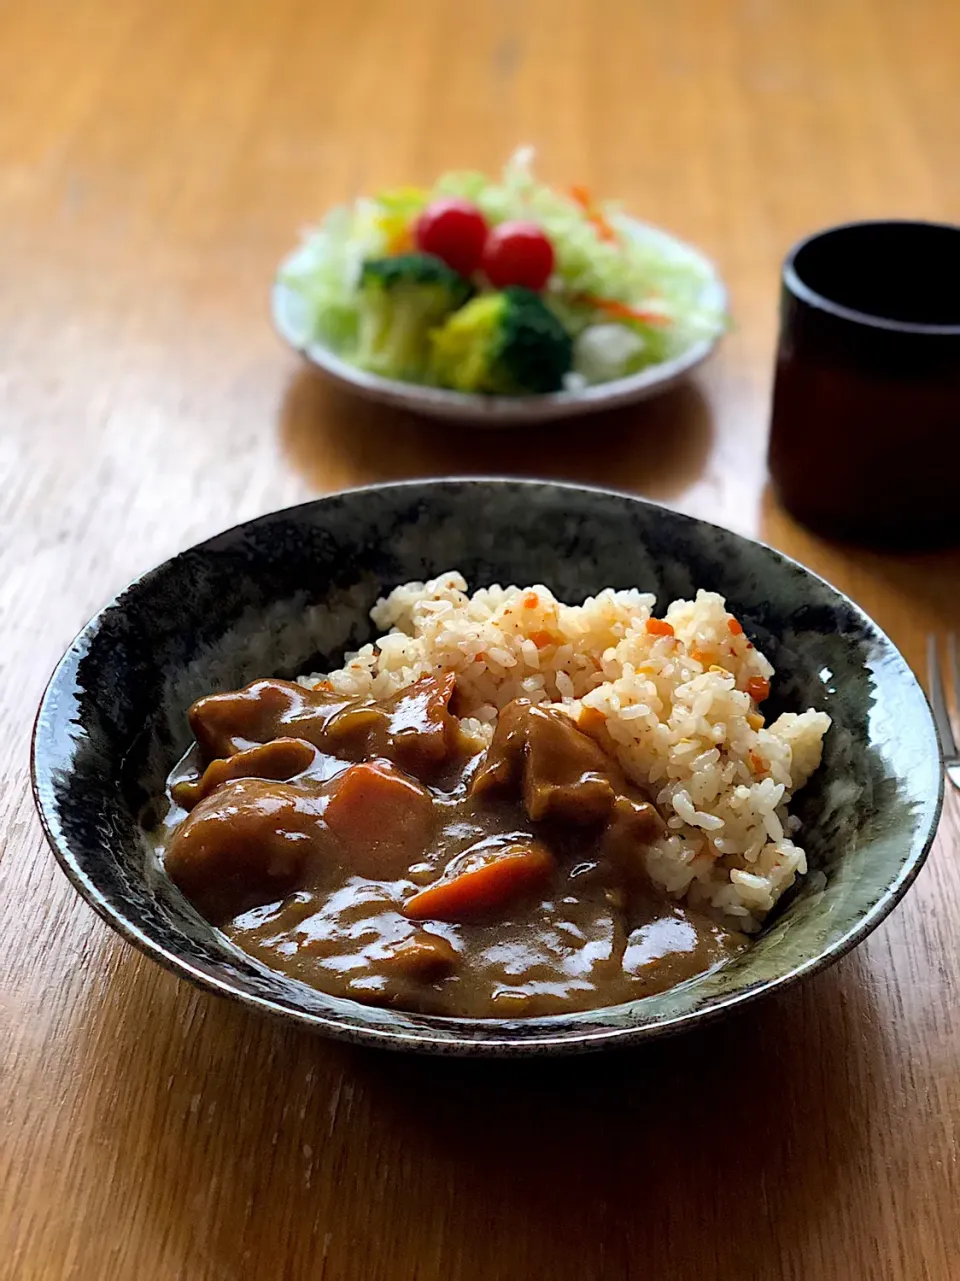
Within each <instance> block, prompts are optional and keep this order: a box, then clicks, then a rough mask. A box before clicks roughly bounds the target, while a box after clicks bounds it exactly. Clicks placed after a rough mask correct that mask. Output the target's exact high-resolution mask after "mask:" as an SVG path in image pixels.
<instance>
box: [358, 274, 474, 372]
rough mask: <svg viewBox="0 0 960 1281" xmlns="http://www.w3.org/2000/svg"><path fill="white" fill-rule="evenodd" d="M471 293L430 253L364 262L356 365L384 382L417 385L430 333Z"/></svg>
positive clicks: (462, 280) (359, 305)
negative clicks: (406, 382)
mask: <svg viewBox="0 0 960 1281" xmlns="http://www.w3.org/2000/svg"><path fill="white" fill-rule="evenodd" d="M472 292H473V288H472V286H471V285H470V282H469V281H467V280H464V278H463V277H462V276H461V275H459V274H458V273H457V272H455V271H454V270H453V269H452V268H451V267H448V266H447V264H446V263H445V262H442V261H441V260H440V259H439V258H435V257H434V256H433V255H432V254H398V255H396V256H395V257H393V258H370V259H368V260H367V261H366V262H365V263H364V264H363V267H362V268H361V271H360V281H359V284H358V286H357V302H358V309H359V321H360V323H359V330H358V336H357V351H356V356H355V360H356V363H357V364H358V365H361V366H362V367H363V368H364V369H369V370H370V371H371V372H372V373H376V374H382V375H383V376H384V377H386V378H402V379H406V380H407V381H412V382H419V381H421V380H422V379H423V378H424V376H425V373H426V366H427V359H428V356H429V346H430V344H429V336H430V331H431V329H433V328H434V326H435V325H438V324H440V323H441V321H443V320H444V318H445V317H446V316H448V315H449V314H450V312H451V311H454V310H456V308H457V307H460V306H462V304H463V303H464V302H466V300H467V299H468V298H469V297H470V295H471V293H472Z"/></svg>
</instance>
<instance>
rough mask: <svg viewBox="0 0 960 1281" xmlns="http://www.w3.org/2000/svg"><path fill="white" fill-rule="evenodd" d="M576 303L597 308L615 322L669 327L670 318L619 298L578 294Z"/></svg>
mask: <svg viewBox="0 0 960 1281" xmlns="http://www.w3.org/2000/svg"><path fill="white" fill-rule="evenodd" d="M575 301H576V302H582V303H586V305H587V306H588V307H596V309H597V310H598V311H603V312H606V314H607V315H608V316H612V317H613V319H614V320H636V321H638V322H639V323H640V324H642V325H669V323H670V318H669V316H664V315H662V313H660V312H658V311H644V310H643V308H642V307H631V306H630V305H629V304H628V303H625V302H621V301H620V300H619V298H598V297H597V296H596V295H595V294H577V295H576V297H575Z"/></svg>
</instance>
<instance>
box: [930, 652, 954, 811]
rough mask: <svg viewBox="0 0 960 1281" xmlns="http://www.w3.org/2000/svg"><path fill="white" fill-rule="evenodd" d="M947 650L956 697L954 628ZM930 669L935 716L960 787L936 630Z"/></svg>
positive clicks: (948, 770)
mask: <svg viewBox="0 0 960 1281" xmlns="http://www.w3.org/2000/svg"><path fill="white" fill-rule="evenodd" d="M947 653H948V654H949V656H950V668H951V671H952V673H953V696H954V698H955V699H960V662H958V661H957V638H956V635H955V633H953V632H950V633H949V635H948V636H947ZM927 673H928V678H929V682H930V706H931V708H932V709H933V719H934V721H935V722H936V725H937V734H938V736H939V738H940V750H941V751H942V752H943V765H944V769H945V770H946V773H947V778H948V779H949V780H950V782H951V783H952V784H953V785H954V787H956V788H957V789H958V790H960V751H958V750H957V740H956V739H955V738H954V737H953V726H952V725H951V724H950V708H949V706H948V704H947V696H946V693H945V691H944V688H943V675H942V672H941V669H940V646H939V644H938V643H937V637H936V636H935V635H934V634H933V633H931V634H930V635H929V636H928V637H927Z"/></svg>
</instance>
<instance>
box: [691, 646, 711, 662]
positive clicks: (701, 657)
mask: <svg viewBox="0 0 960 1281" xmlns="http://www.w3.org/2000/svg"><path fill="white" fill-rule="evenodd" d="M690 657H691V658H692V659H693V661H694V662H695V663H705V662H706V661H707V659H708V658H709V657H710V655H709V654H706V653H704V651H703V650H702V649H692V650H691V651H690Z"/></svg>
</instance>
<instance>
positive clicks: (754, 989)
mask: <svg viewBox="0 0 960 1281" xmlns="http://www.w3.org/2000/svg"><path fill="white" fill-rule="evenodd" d="M450 568H456V569H459V570H461V572H462V573H463V574H464V575H465V576H466V578H467V581H468V582H469V583H470V585H471V587H478V586H483V585H489V584H491V583H494V582H499V583H517V584H521V585H525V584H531V583H538V582H540V583H545V584H546V585H547V586H549V587H550V588H551V589H552V590H553V591H554V592H555V593H556V594H557V596H558V597H560V598H561V599H564V600H568V601H580V600H582V599H583V598H584V597H585V596H587V595H589V594H591V593H594V592H596V591H597V590H599V589H600V588H602V587H605V586H613V587H618V588H626V587H639V588H640V589H641V590H643V591H649V592H654V593H655V594H656V595H657V597H658V601H659V604H660V607H662V608H665V607H666V605H667V604H668V603H669V602H670V601H671V600H673V599H675V598H677V597H680V596H689V595H690V594H692V593H694V592H695V591H696V589H697V588H698V587H703V588H708V589H710V590H714V591H718V592H721V593H722V594H723V595H725V596H726V598H727V601H728V605H729V607H730V608H731V609H732V610H733V611H734V612H735V613H736V615H737V616H738V617H739V618H740V619H741V620H742V621H743V624H744V627H745V629H746V631H747V633H748V635H749V636H750V638H751V639H752V640H753V641H754V642H755V643H756V644H757V645H759V646H760V647H761V648H762V649H763V650H764V651H765V652H766V653H767V655H768V656H769V657H770V659H771V661H772V662H773V664H774V666H775V667H776V669H777V677H776V678H775V681H774V693H773V696H772V697H771V699H770V702H769V704H768V705H767V708H768V709H769V711H770V713H771V714H772V715H776V714H778V713H779V712H781V711H784V710H802V709H804V708H806V707H815V708H818V709H822V710H825V711H827V712H829V713H830V715H831V717H832V718H833V726H832V728H831V730H830V731H829V733H828V735H827V738H826V742H825V750H824V760H823V765H822V767H821V769H820V770H819V771H818V772H817V774H816V775H815V776H814V778H813V780H812V781H811V783H810V784H809V785H808V786H807V787H806V788H805V789H804V790H803V791H801V792H800V793H798V795H797V798H796V800H795V802H794V804H793V812H794V813H796V814H797V815H798V816H799V818H800V819H801V820H802V822H803V829H802V833H801V836H800V838H798V839H799V840H800V841H801V843H802V844H803V845H804V847H805V848H806V850H807V854H808V858H809V861H810V866H811V871H810V874H809V875H808V876H807V877H805V878H804V879H803V880H802V881H801V882H800V883H799V885H798V886H797V887H796V889H795V890H794V891H793V892H792V893H791V894H790V895H788V896H787V899H786V900H785V901H784V902H783V903H782V904H781V906H780V910H779V911H778V912H777V913H776V914H775V916H774V917H773V919H772V920H771V921H770V923H769V924H768V925H767V927H766V928H765V929H764V931H763V933H762V934H761V935H760V936H759V937H758V938H757V940H756V942H755V943H754V944H753V946H752V947H751V948H750V949H749V950H748V951H747V952H745V953H744V954H742V955H741V956H739V957H737V958H735V959H733V960H732V961H730V962H729V963H727V964H726V965H724V966H723V967H721V968H720V969H717V970H715V971H712V972H710V973H708V974H706V975H702V976H700V977H698V978H696V979H693V980H691V981H689V982H687V983H685V984H683V985H681V986H679V987H676V988H674V989H672V990H670V991H668V992H665V993H662V994H660V995H656V996H651V997H647V998H646V999H644V1000H641V1001H635V1002H632V1003H630V1004H627V1005H620V1006H615V1007H610V1008H606V1009H600V1010H591V1011H586V1012H583V1013H574V1014H565V1015H555V1016H552V1017H549V1018H541V1019H525V1020H516V1021H509V1022H508V1021H503V1020H469V1019H450V1018H440V1017H435V1016H434V1017H431V1016H425V1015H417V1014H411V1013H406V1012H403V1011H397V1010H386V1009H377V1008H373V1007H366V1006H362V1005H359V1004H357V1003H355V1002H353V1001H349V1000H342V999H338V998H335V997H332V996H327V995H325V994H323V993H321V992H317V991H314V990H312V989H311V988H308V987H306V986H304V985H302V984H300V983H298V982H296V981H294V980H291V979H287V978H285V977H284V976H282V975H280V974H278V973H274V972H272V971H269V970H267V969H265V968H264V967H262V966H261V965H259V964H258V963H257V962H255V961H254V960H252V959H251V958H250V957H248V956H246V955H245V954H244V953H242V952H240V951H238V950H237V949H236V948H234V947H233V946H232V945H231V944H230V943H229V942H228V941H227V939H226V938H225V937H224V936H223V935H221V934H220V933H219V932H218V931H216V930H215V929H213V927H212V926H210V925H209V924H208V923H207V922H205V921H204V920H203V919H202V918H201V917H200V916H199V915H198V914H197V913H196V911H195V910H194V909H193V908H192V907H191V906H190V904H189V903H187V902H186V900H185V899H183V898H182V897H181V895H180V894H179V892H178V891H176V889H175V888H174V887H173V886H172V885H171V884H170V883H169V882H168V881H166V879H165V878H164V877H163V876H162V875H161V874H159V873H158V872H156V871H155V870H152V869H151V864H150V860H149V858H148V854H147V847H146V843H145V840H144V836H143V830H144V829H143V824H144V823H147V824H148V823H149V821H150V817H151V815H152V814H153V813H155V806H156V802H157V798H158V797H159V796H161V795H162V790H163V783H164V779H165V776H166V774H167V772H168V771H169V769H170V767H171V766H172V764H173V763H174V761H175V760H176V759H177V758H178V757H179V755H180V754H181V753H182V752H183V751H184V749H185V748H186V747H187V746H188V743H189V731H188V728H187V720H186V711H187V708H188V707H189V705H190V703H191V702H192V701H193V700H194V699H195V698H197V697H199V696H200V695H201V694H206V693H209V692H211V691H213V690H225V689H230V688H235V687H237V686H239V685H242V684H244V683H245V682H247V681H249V680H252V679H253V678H255V677H258V676H265V675H280V676H286V677H291V676H295V675H297V674H300V673H303V672H307V671H314V670H321V669H325V668H329V667H330V666H333V665H336V664H338V663H339V662H340V660H341V658H342V656H343V654H344V652H345V651H347V650H350V649H353V648H356V647H357V646H358V645H360V644H362V643H364V641H366V640H368V639H370V638H371V636H372V625H371V623H370V621H369V618H368V611H369V609H370V607H371V606H372V605H373V604H374V602H375V601H376V599H377V597H378V596H379V595H381V594H382V593H384V592H385V591H386V590H389V589H390V588H391V587H393V586H396V585H397V584H398V583H401V582H405V581H408V580H412V579H424V578H427V577H430V576H431V575H434V574H436V573H438V572H440V571H442V570H445V569H450ZM34 785H35V790H36V796H37V802H38V806H39V809H40V812H41V817H42V819H43V823H44V826H45V829H46V832H47V835H48V838H49V840H50V842H51V844H52V846H53V849H54V852H55V853H56V856H57V858H58V859H59V861H60V863H61V865H62V866H63V868H64V870H65V871H66V873H67V875H68V876H69V877H70V878H71V880H72V881H73V883H74V885H75V886H76V888H77V889H78V890H79V892H80V893H81V894H82V895H83V896H84V897H85V898H86V899H87V900H88V901H89V902H90V903H91V904H92V906H93V907H94V908H95V909H96V910H97V911H98V912H99V913H100V914H101V916H103V917H104V918H105V919H106V920H107V921H108V922H109V923H110V924H111V925H112V926H113V927H114V928H116V929H117V930H119V932H120V933H121V934H123V935H124V936H125V937H126V938H127V939H129V940H130V941H131V942H133V943H135V944H136V945H137V946H139V947H140V948H142V949H143V950H144V951H146V952H147V953H148V954H149V955H151V956H152V957H154V959H156V960H158V961H160V962H161V963H162V964H165V965H167V966H168V967H169V968H171V969H173V970H174V971H175V972H177V973H178V974H180V975H181V976H183V977H186V978H188V979H191V980H193V981H194V982H197V983H199V984H201V985H202V986H204V987H206V988H209V989H212V990H214V991H216V992H219V993H221V994H223V995H228V996H232V997H234V998H237V999H239V1000H242V1001H244V1002H246V1003H247V1004H250V1005H252V1006H256V1007H259V1008H261V1009H263V1010H266V1011H268V1012H271V1013H273V1014H276V1015H280V1016H283V1017H285V1018H287V1019H292V1020H294V1021H297V1022H299V1023H301V1024H305V1025H308V1026H311V1027H315V1028H317V1029H319V1030H322V1031H324V1032H326V1033H327V1034H330V1035H335V1036H340V1037H343V1038H345V1039H350V1040H356V1041H363V1042H367V1043H373V1044H377V1045H383V1046H393V1047H395V1048H405V1049H419V1050H430V1051H435V1052H439V1053H444V1052H445V1053H455V1054H470V1053H475V1054H482V1053H491V1054H519V1053H531V1052H541V1053H542V1052H548V1051H565V1050H584V1049H590V1048H597V1047H599V1046H602V1045H605V1044H610V1043H612V1042H622V1041H631V1040H637V1039H641V1038H644V1037H648V1036H653V1035H657V1034H660V1033H663V1032H667V1031H673V1030H677V1029H679V1028H681V1027H686V1026H690V1025H692V1024H694V1023H697V1022H699V1021H702V1020H704V1019H708V1018H711V1017H715V1016H716V1015H718V1014H720V1013H722V1012H723V1011H724V1010H729V1009H731V1008H734V1007H736V1006H737V1005H740V1004H742V1003H743V1002H744V1001H747V1000H750V999H753V998H754V997H756V996H758V995H760V994H761V993H763V992H765V991H769V990H771V989H773V988H776V987H779V986H782V985H784V984H787V983H789V982H793V981H795V980H796V979H798V978H800V977H802V976H803V975H804V974H808V973H811V972H813V971H815V970H817V969H819V968H822V967H823V966H824V965H826V964H828V963H829V962H830V961H831V960H833V959H835V958H836V957H837V956H839V955H841V954H842V953H843V952H845V951H847V950H848V949H849V948H850V947H852V946H853V945H854V944H855V943H856V942H858V941H859V940H860V939H861V938H862V937H864V936H865V935H866V934H867V933H868V932H869V931H870V929H872V928H873V927H874V925H876V924H877V923H878V922H879V921H880V920H882V918H883V917H884V916H885V915H886V913H887V912H888V911H890V909H891V908H892V907H893V906H894V904H895V903H896V902H897V901H898V899H899V898H900V896H901V895H902V894H903V892H904V891H905V890H906V888H907V887H908V885H909V884H910V882H911V881H912V879H913V877H914V876H915V875H916V873H917V871H918V870H919V867H920V865H921V863H922V861H923V858H924V856H925V854H926V851H927V849H928V847H929V844H930V842H931V840H932V836H933V832H934V830H935V827H936V822H937V818H938V815H939V807H940V801H941V772H940V761H939V753H938V748H937V743H936V736H935V733H934V729H933V724H932V720H931V717H930V713H929V709H928V707H927V704H926V700H925V698H924V696H923V693H922V691H921V690H920V688H919V686H918V684H917V682H916V680H915V679H914V677H913V675H912V673H911V672H910V670H909V668H908V667H907V666H906V664H905V662H904V660H903V659H902V658H901V656H900V655H899V653H898V652H897V651H896V649H895V648H894V647H893V645H892V644H891V642H890V641H889V640H888V639H887V638H886V637H885V636H884V635H883V634H882V633H881V632H880V631H879V630H878V629H877V628H876V627H875V625H874V624H873V623H871V622H870V620H869V619H868V618H867V617H866V616H865V615H864V614H863V613H862V612H861V611H860V610H858V609H857V608H856V606H854V605H853V604H852V603H851V602H850V601H848V600H847V599H846V598H845V597H843V596H841V595H840V594H839V593H838V592H836V591H835V590H834V589H833V588H831V587H830V586H828V585H827V584H826V583H824V582H823V581H822V580H820V579H819V578H817V577H816V576H815V575H813V574H811V573H810V572H809V571H807V570H805V569H803V568H802V567H801V566H799V565H797V564H795V563H794V562H792V561H789V560H788V559H786V558H784V557H782V556H780V555H779V554H778V553H776V552H774V551H772V550H771V549H769V548H766V547H763V546H761V545H759V544H757V543H752V542H750V541H749V540H746V539H742V538H739V537H738V536H736V535H734V534H732V533H730V532H728V531H726V530H722V529H718V528H717V527H715V526H712V525H708V524H706V523H704V522H701V521H697V520H693V519H691V518H689V517H686V516H682V515H680V514H677V513H675V512H670V511H666V510H664V509H662V508H659V507H656V506H654V505H652V504H649V503H645V502H642V501H640V500H637V499H632V498H628V497H626V496H623V495H617V494H610V493H605V492H602V491H597V490H588V489H580V488H576V487H574V486H564V485H554V484H546V483H539V482H524V481H505V480H469V481H467V480H463V481H459V480H454V481H435V482H421V481H416V482H410V483H407V484H400V485H388V486H381V487H375V488H370V489H365V490H355V491H351V492H348V493H345V494H340V495H334V496H332V497H329V498H323V499H319V500H317V501H315V502H312V503H307V504H305V505H304V506H301V507H297V508H292V509H290V510H287V511H282V512H278V513H275V514H272V515H269V516H264V517H262V518H260V519H258V520H254V521H250V522H248V523H246V524H244V525H241V526H238V527H236V528H235V529H232V530H230V531H228V532H226V533H224V534H221V535H219V536H217V537H216V538H213V539H211V540H209V541H208V542H206V543H203V544H201V545H200V546H198V547H195V548H193V549H191V550H190V551H187V552H184V553H183V554H182V555H180V556H178V557H176V558H174V559H173V560H171V561H168V562H167V563H166V564H164V565H162V566H160V567H159V568H158V569H156V570H153V571H151V572H150V573H148V574H146V575H144V577H142V578H141V579H139V580H138V581H137V582H135V583H134V584H133V585H132V586H131V587H130V588H128V589H127V590H126V591H125V592H123V593H122V594H121V595H120V596H119V597H118V598H117V599H116V600H115V601H114V602H112V603H111V604H110V605H109V606H107V607H106V608H105V609H104V610H103V611H102V612H101V613H100V614H99V615H98V616H97V617H96V618H94V619H93V620H92V622H91V623H90V624H89V625H88V626H87V627H86V628H85V629H84V630H83V632H81V634H80V635H79V636H78V637H77V639H76V641H75V642H74V644H73V645H72V646H71V648H70V650H69V651H68V653H67V654H66V655H65V657H64V659H63V660H62V662H61V664H60V666H59V667H58V668H57V670H56V672H55V673H54V676H53V678H52V680H51V683H50V686H49V688H48V690H47V693H46V695H45V697H44V701H43V704H42V706H41V709H40V712H39V715H38V719H37V728H36V735H35V743H34Z"/></svg>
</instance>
